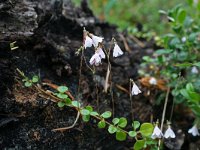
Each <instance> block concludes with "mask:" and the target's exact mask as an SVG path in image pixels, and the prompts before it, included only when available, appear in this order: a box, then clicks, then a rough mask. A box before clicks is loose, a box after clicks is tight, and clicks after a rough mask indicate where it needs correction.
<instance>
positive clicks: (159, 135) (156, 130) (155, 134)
mask: <svg viewBox="0 0 200 150" xmlns="http://www.w3.org/2000/svg"><path fill="white" fill-rule="evenodd" d="M162 136H163V134H162V132H161V130H160V129H159V128H158V125H156V126H155V128H154V130H153V133H152V135H151V138H152V139H156V138H159V139H160V138H162Z"/></svg>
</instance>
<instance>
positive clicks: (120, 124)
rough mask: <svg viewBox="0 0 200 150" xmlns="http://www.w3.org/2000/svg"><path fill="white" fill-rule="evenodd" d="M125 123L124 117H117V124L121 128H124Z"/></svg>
mask: <svg viewBox="0 0 200 150" xmlns="http://www.w3.org/2000/svg"><path fill="white" fill-rule="evenodd" d="M126 125H127V120H126V118H124V117H121V118H120V119H119V123H118V126H119V127H121V128H125V127H126Z"/></svg>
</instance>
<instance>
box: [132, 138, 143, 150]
mask: <svg viewBox="0 0 200 150" xmlns="http://www.w3.org/2000/svg"><path fill="white" fill-rule="evenodd" d="M144 144H145V141H144V140H137V141H136V143H135V144H134V148H133V149H134V150H141V149H143V147H144Z"/></svg>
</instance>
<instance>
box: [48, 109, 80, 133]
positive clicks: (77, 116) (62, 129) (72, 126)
mask: <svg viewBox="0 0 200 150" xmlns="http://www.w3.org/2000/svg"><path fill="white" fill-rule="evenodd" d="M79 117H80V112H79V111H78V112H77V115H76V119H75V121H74V123H73V124H72V125H71V126H68V127H63V128H56V129H53V130H52V131H61V132H63V131H65V130H69V129H72V128H74V126H75V125H76V123H77V121H78V119H79Z"/></svg>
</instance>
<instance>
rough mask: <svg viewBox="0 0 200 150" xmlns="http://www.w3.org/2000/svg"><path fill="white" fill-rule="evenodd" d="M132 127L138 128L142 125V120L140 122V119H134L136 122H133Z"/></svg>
mask: <svg viewBox="0 0 200 150" xmlns="http://www.w3.org/2000/svg"><path fill="white" fill-rule="evenodd" d="M132 127H133V128H134V129H135V130H136V129H137V128H139V127H140V122H139V121H134V122H133V123H132Z"/></svg>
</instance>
